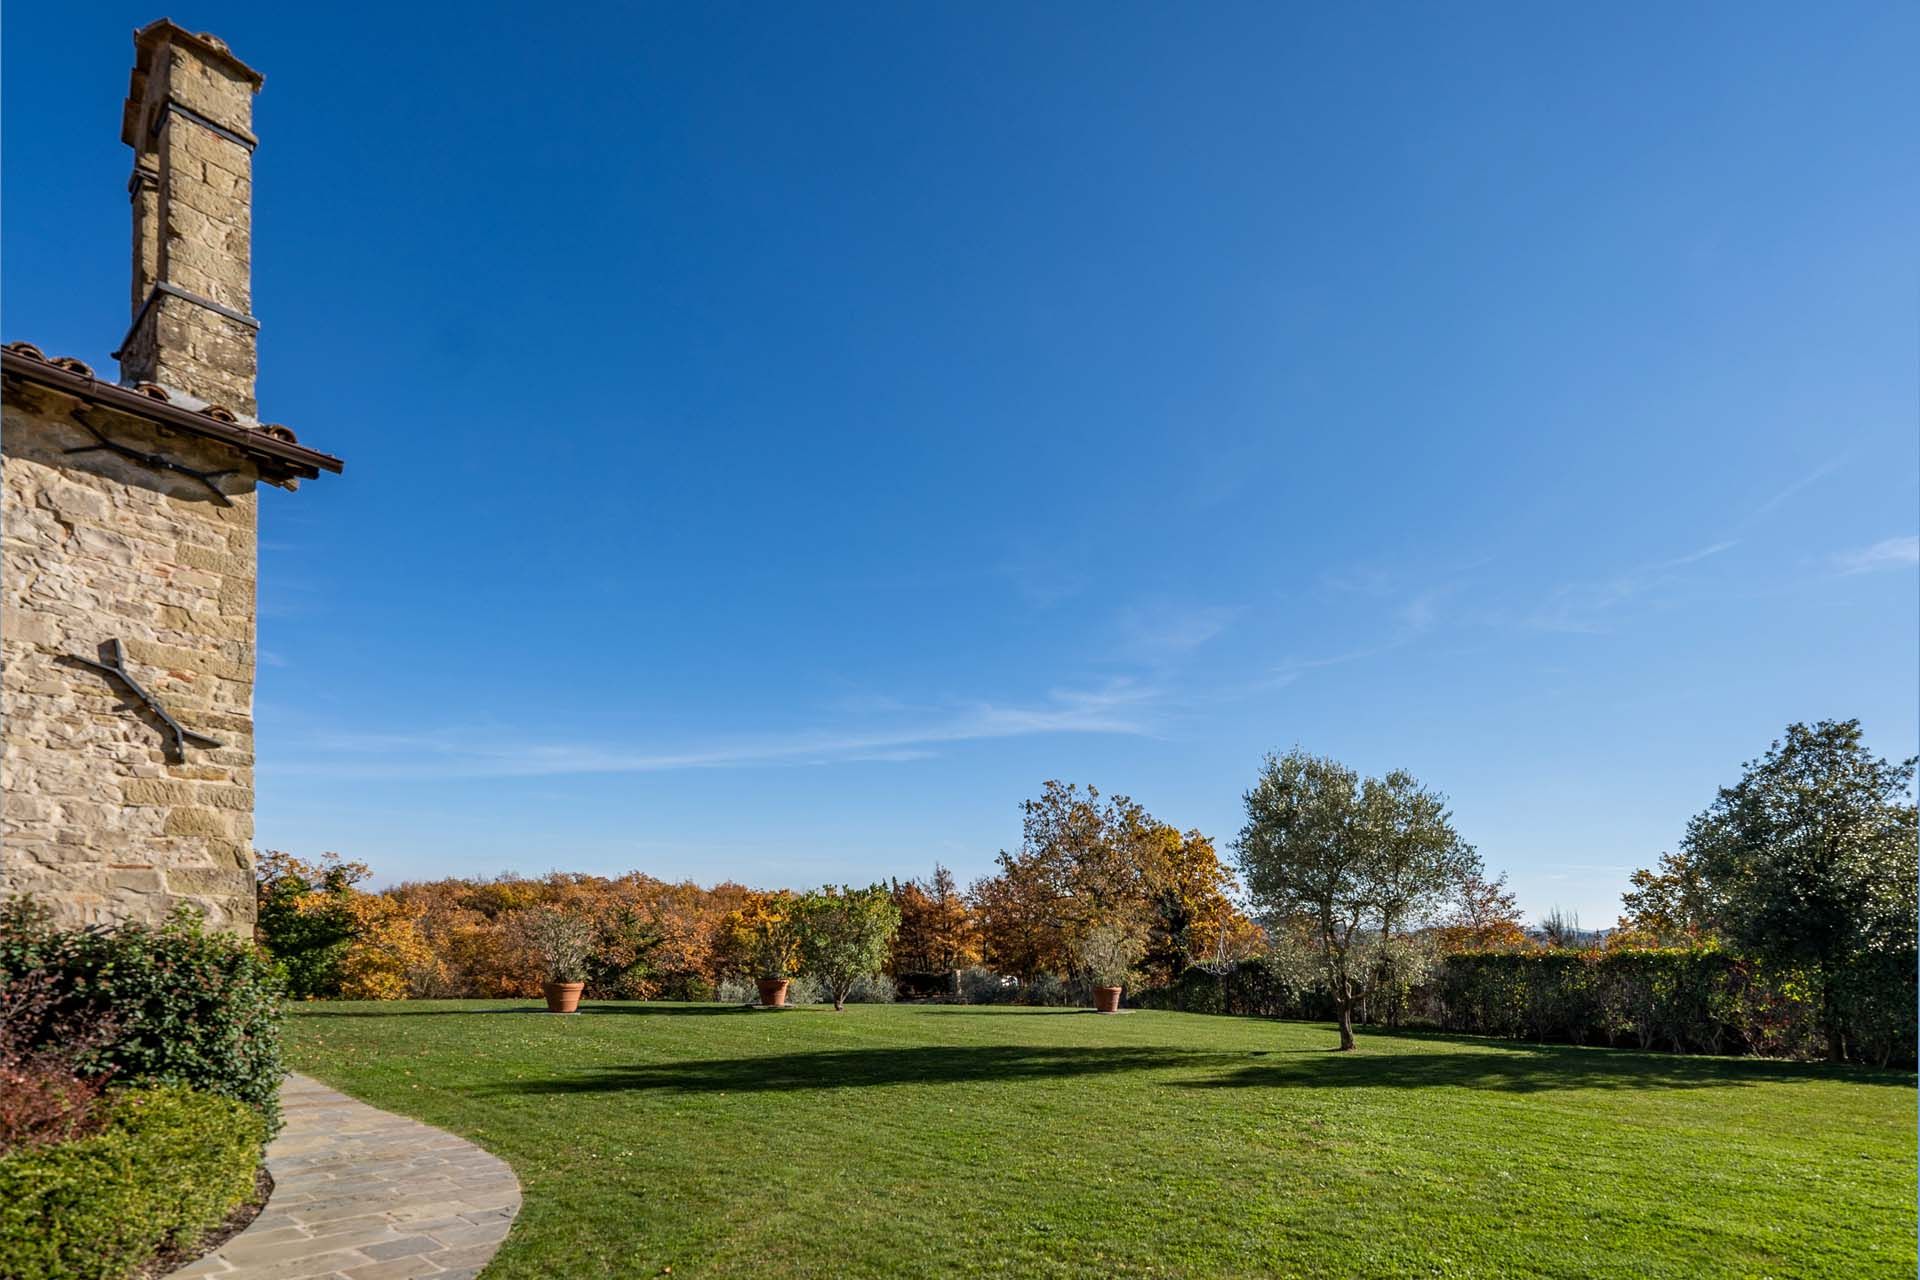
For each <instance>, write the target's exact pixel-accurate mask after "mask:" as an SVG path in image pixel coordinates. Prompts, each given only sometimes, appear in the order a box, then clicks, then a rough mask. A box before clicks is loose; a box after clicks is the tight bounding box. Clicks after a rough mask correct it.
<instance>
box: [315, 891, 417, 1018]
mask: <svg viewBox="0 0 1920 1280" xmlns="http://www.w3.org/2000/svg"><path fill="white" fill-rule="evenodd" d="M347 912H348V914H349V916H350V917H351V919H352V922H353V936H352V939H351V941H349V942H348V943H347V947H346V951H345V953H344V954H343V955H342V956H341V957H340V970H339V972H340V992H339V994H340V995H341V996H343V997H345V998H346V999H348V1000H405V999H406V998H407V997H409V996H412V995H416V994H419V993H420V991H421V990H422V989H423V988H427V987H430V986H431V985H432V984H433V983H434V981H435V976H434V975H435V972H436V970H437V969H438V967H439V964H440V961H439V958H438V957H437V956H435V955H434V953H433V949H432V948H431V947H430V946H428V945H427V940H426V939H425V938H424V937H422V936H421V933H420V929H419V915H420V913H419V911H418V909H416V908H414V907H412V906H410V905H409V904H407V903H405V902H402V901H401V900H399V899H398V898H395V897H394V896H393V895H392V894H388V893H355V894H352V895H351V896H350V897H349V898H348V899H347Z"/></svg>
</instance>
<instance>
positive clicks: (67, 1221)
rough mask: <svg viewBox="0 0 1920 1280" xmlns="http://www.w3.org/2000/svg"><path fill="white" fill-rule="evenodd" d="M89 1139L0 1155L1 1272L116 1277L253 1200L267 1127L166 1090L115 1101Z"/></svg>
mask: <svg viewBox="0 0 1920 1280" xmlns="http://www.w3.org/2000/svg"><path fill="white" fill-rule="evenodd" d="M105 1110H106V1111H107V1113H108V1114H107V1117H106V1124H105V1127H104V1128H103V1129H102V1130H101V1131H100V1132H98V1133H95V1134H93V1135H91V1136H89V1137H83V1138H77V1139H75V1140H73V1141H71V1142H62V1143H59V1144H57V1145H54V1146H49V1147H39V1148H34V1149H30V1150H24V1151H16V1152H14V1153H13V1154H11V1155H8V1156H6V1157H4V1158H0V1275H4V1276H21V1277H25V1276H34V1277H37V1278H38V1280H118V1278H119V1277H121V1276H124V1275H126V1274H127V1273H128V1272H130V1271H132V1270H133V1269H134V1268H135V1267H137V1266H139V1265H141V1264H142V1263H144V1262H145V1261H146V1260H147V1259H148V1258H150V1257H152V1256H153V1255H154V1254H155V1253H156V1252H158V1251H159V1250H160V1249H161V1248H162V1247H163V1246H182V1245H186V1244H190V1243H192V1242H193V1241H194V1240H195V1239H197V1238H198V1237H199V1236H200V1235H202V1234H203V1233H205V1232H206V1231H208V1230H210V1229H212V1228H213V1227H216V1226H218V1225H219V1224H220V1223H221V1222H223V1221H224V1220H225V1219H226V1217H227V1215H228V1214H230V1213H232V1212H233V1210H234V1209H235V1208H236V1207H238V1206H239V1205H240V1204H241V1203H242V1202H244V1201H245V1200H247V1199H248V1198H249V1197H250V1196H251V1195H252V1194H253V1188H254V1178H255V1170H256V1169H257V1168H258V1166H259V1163H260V1150H261V1146H262V1144H263V1143H264V1142H265V1141H266V1137H267V1130H266V1121H265V1120H264V1119H263V1118H262V1117H261V1115H260V1114H259V1113H258V1112H257V1111H255V1110H254V1109H252V1108H250V1107H247V1106H245V1105H243V1104H241V1103H238V1102H235V1101H233V1100H232V1099H229V1098H221V1097H216V1096H214V1095H213V1094H207V1093H197V1092H195V1091H193V1090H190V1089H183V1088H179V1087H175V1086H163V1087H160V1088H155V1089H136V1090H127V1091H122V1092H116V1093H113V1094H109V1095H108V1097H107V1098H106V1100H105Z"/></svg>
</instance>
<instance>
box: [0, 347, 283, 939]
mask: <svg viewBox="0 0 1920 1280" xmlns="http://www.w3.org/2000/svg"><path fill="white" fill-rule="evenodd" d="M78 407H80V406H79V405H78V404H77V402H75V401H73V400H70V399H68V398H66V397H65V396H62V395H59V394H57V393H54V392H50V391H44V390H42V389H40V388H37V387H32V386H28V385H19V386H10V387H9V388H8V389H7V393H6V405H5V418H4V424H0V457H3V459H4V493H0V555H3V556H4V564H3V565H0V595H3V597H4V616H3V617H0V654H3V656H4V680H3V684H4V690H3V693H0V711H4V714H5V729H4V736H5V756H4V762H0V773H3V774H4V787H5V797H4V801H0V855H3V856H0V892H28V893H32V894H33V895H35V896H36V897H37V898H39V899H40V900H42V901H44V902H45V903H46V904H47V905H49V906H51V907H52V908H54V910H55V911H56V912H57V913H58V914H59V916H60V917H61V918H62V919H63V920H64V921H67V922H70V923H90V922H95V921H110V920H120V919H125V918H130V917H131V918H138V919H152V918H154V917H156V916H158V915H161V914H164V913H165V912H166V911H167V910H168V909H169V908H170V907H171V906H172V905H173V904H175V903H177V902H188V903H192V904H194V905H196V906H198V907H199V908H201V909H202V910H203V911H204V912H205V913H206V915H207V917H208V919H209V922H210V923H212V924H214V925H216V926H218V927H223V928H229V929H233V930H236V931H246V930H249V929H250V928H251V926H252V923H253V916H254V900H253V872H252V866H253V862H252V843H253V667H254V577H255V545H256V544H255V524H256V512H257V506H256V502H257V499H256V493H255V482H256V480H257V479H258V476H257V474H256V472H255V471H254V469H253V467H252V465H251V464H249V463H248V462H246V461H245V460H244V459H242V458H240V457H238V456H237V455H236V453H235V452H234V451H233V450H231V449H228V448H225V447H222V446H220V445H218V444H214V443H211V442H207V441H203V440H199V439H196V438H194V437H191V436H186V435H181V434H177V433H166V434H162V431H161V429H160V428H157V427H155V426H153V425H152V424H149V423H146V422H144V421H142V420H140V419H137V418H133V417H128V416H124V415H121V414H116V413H111V412H108V411H105V410H101V409H98V408H91V409H86V410H85V413H86V416H87V417H88V419H89V420H90V421H92V422H93V423H95V424H96V425H97V426H98V427H99V428H100V429H101V430H103V431H104V432H106V433H107V434H108V435H109V436H110V437H111V438H113V439H114V440H116V441H118V442H122V443H125V444H127V445H129V446H131V447H133V448H136V449H140V450H143V451H150V452H154V453H159V454H162V455H164V456H166V457H168V458H170V459H172V460H174V461H177V462H179V463H181V464H183V465H185V466H188V467H193V468H195V469H197V470H203V471H208V472H214V471H223V470H229V469H232V468H238V470H235V471H233V472H232V474H229V475H226V476H224V477H221V478H220V479H218V480H217V481H216V483H217V484H218V486H219V488H220V489H221V490H222V491H223V492H224V493H225V494H226V495H228V500H227V504H223V503H221V502H220V501H219V500H217V499H216V498H215V497H214V496H213V495H212V494H211V493H210V492H209V491H208V490H207V489H206V487H205V486H203V485H202V484H200V482H199V481H197V480H195V479H193V478H191V477H189V476H184V475H180V474H177V473H173V472H167V471H161V470H156V469H154V468H152V467H149V466H147V465H145V464H143V463H140V462H137V461H134V460H132V459H128V458H123V457H120V456H117V455H115V454H110V453H80V454H66V453H63V452H62V451H63V450H66V449H71V448H78V447H82V446H85V445H90V444H93V443H95V441H94V439H93V437H92V436H90V435H89V434H88V433H87V432H86V431H85V430H84V429H83V428H82V427H80V426H79V425H78V424H77V423H75V422H73V421H72V420H71V419H70V418H69V416H68V415H69V412H70V411H72V410H74V409H75V408H78ZM115 637H117V638H118V639H119V640H120V641H121V642H122V645H123V647H124V650H125V655H126V660H127V665H128V668H129V670H130V671H131V672H132V673H133V674H134V676H135V678H136V679H138V680H139V681H140V683H141V684H142V685H144V686H145V687H146V689H147V690H148V692H150V693H151V694H153V696H154V697H155V698H156V699H158V700H159V701H160V703H161V704H162V705H163V706H165V707H166V708H167V710H168V711H169V712H170V713H171V714H172V715H173V716H174V718H175V719H177V720H179V721H180V722H181V723H182V724H183V725H185V726H186V727H187V728H189V729H191V730H195V731H197V732H202V733H205V734H207V735H209V736H211V737H214V738H217V739H219V740H220V742H221V744H222V745H221V746H219V747H217V748H213V747H199V746H189V747H188V748H187V750H186V752H185V759H184V761H179V762H176V761H175V760H174V759H172V757H171V755H170V753H169V751H168V750H167V735H166V734H165V732H164V731H163V728H162V725H161V722H160V721H159V720H158V719H157V718H156V717H154V716H153V715H152V714H151V713H149V712H148V711H147V710H146V709H145V708H144V707H143V706H141V705H140V703H139V702H138V700H137V699H135V698H134V697H133V696H132V695H131V694H129V693H128V692H127V690H126V689H125V688H124V687H123V686H121V685H120V684H119V682H117V681H115V680H113V679H111V678H109V677H108V676H106V675H104V674H102V673H101V672H98V671H95V670H92V669H90V668H87V667H85V666H82V665H79V664H75V663H71V662H67V661H63V657H64V655H68V654H75V653H77V654H82V655H85V656H88V657H99V656H102V652H103V649H102V646H103V645H104V643H105V642H106V641H107V640H109V639H111V638H115Z"/></svg>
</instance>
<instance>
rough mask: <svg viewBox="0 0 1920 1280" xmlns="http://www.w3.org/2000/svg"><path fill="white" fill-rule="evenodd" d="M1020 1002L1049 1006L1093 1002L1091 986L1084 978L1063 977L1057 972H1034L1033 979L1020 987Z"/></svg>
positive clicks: (1074, 1005)
mask: <svg viewBox="0 0 1920 1280" xmlns="http://www.w3.org/2000/svg"><path fill="white" fill-rule="evenodd" d="M1019 994H1020V1003H1021V1004H1037V1005H1046V1006H1049V1007H1054V1008H1059V1007H1069V1008H1071V1007H1076V1006H1079V1005H1083V1004H1092V1003H1093V986H1092V984H1091V983H1089V982H1087V981H1086V980H1084V979H1076V978H1063V977H1061V976H1060V975H1059V974H1057V973H1036V974H1034V975H1033V981H1032V982H1029V983H1028V984H1027V985H1026V986H1024V987H1022V988H1021V989H1020V993H1019Z"/></svg>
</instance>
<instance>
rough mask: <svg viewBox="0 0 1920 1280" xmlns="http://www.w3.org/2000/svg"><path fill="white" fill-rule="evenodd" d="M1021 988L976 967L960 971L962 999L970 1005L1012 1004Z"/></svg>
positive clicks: (990, 971)
mask: <svg viewBox="0 0 1920 1280" xmlns="http://www.w3.org/2000/svg"><path fill="white" fill-rule="evenodd" d="M1019 995H1020V988H1019V986H1018V984H1016V983H1014V982H1012V981H1011V980H1010V979H1008V978H1005V977H1002V976H1001V975H1000V974H997V973H994V972H993V971H992V970H990V969H983V968H981V967H980V966H979V965H974V966H973V967H972V968H969V969H962V970H961V971H960V998H961V999H962V1000H964V1001H965V1002H966V1003H968V1004H1011V1003H1012V1002H1013V1001H1014V1000H1016V999H1018V998H1019Z"/></svg>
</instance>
